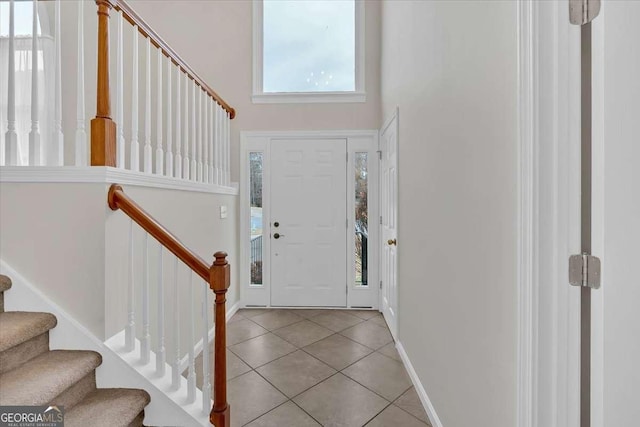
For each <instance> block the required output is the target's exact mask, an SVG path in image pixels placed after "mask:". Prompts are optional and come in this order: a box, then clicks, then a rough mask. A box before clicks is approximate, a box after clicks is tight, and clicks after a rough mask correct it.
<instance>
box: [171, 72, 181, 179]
mask: <svg viewBox="0 0 640 427" xmlns="http://www.w3.org/2000/svg"><path fill="white" fill-rule="evenodd" d="M169 63H171V61H169ZM181 75H182V74H181V73H180V67H176V173H175V175H174V176H175V177H176V178H182V147H181V145H182V144H181V142H182V129H181V121H182V111H180V110H181V109H180V106H181V105H182V93H181V90H180V87H182V79H181V78H180V76H181Z"/></svg>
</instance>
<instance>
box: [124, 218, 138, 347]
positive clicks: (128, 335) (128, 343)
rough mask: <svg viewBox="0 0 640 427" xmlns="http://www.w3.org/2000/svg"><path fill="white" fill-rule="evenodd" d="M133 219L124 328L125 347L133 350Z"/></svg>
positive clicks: (130, 233) (134, 337)
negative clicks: (125, 323)
mask: <svg viewBox="0 0 640 427" xmlns="http://www.w3.org/2000/svg"><path fill="white" fill-rule="evenodd" d="M133 264H134V253H133V220H131V221H130V222H129V283H128V284H127V295H128V297H127V327H126V328H125V330H124V337H125V338H124V341H125V348H126V350H127V351H129V352H131V351H133V350H134V349H135V340H136V311H135V309H136V304H135V296H136V293H135V287H134V280H135V278H134V268H133Z"/></svg>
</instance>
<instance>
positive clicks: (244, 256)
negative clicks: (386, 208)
mask: <svg viewBox="0 0 640 427" xmlns="http://www.w3.org/2000/svg"><path fill="white" fill-rule="evenodd" d="M282 139H296V140H300V141H303V140H305V139H346V140H347V153H348V157H347V159H346V162H345V163H346V167H347V171H348V172H347V178H348V179H347V213H348V229H349V230H353V227H354V223H353V218H352V216H353V213H354V210H355V206H354V199H353V197H350V196H351V195H353V194H354V192H355V187H354V179H352V177H353V174H351V173H350V171H352V170H353V159H354V154H355V153H357V152H366V153H368V159H369V162H368V165H369V168H370V170H369V179H368V207H369V218H370V219H369V228H370V229H369V233H370V234H369V242H371V244H372V245H374V246H373V247H371V246H370V247H369V250H368V253H369V272H368V273H369V285H368V286H367V287H358V286H356V285H355V267H354V268H351V267H352V266H355V255H354V253H355V241H354V239H350V238H348V239H347V245H348V246H347V257H348V261H347V277H346V278H345V280H346V283H347V305H346V308H365V309H366V308H371V309H378V308H379V287H378V286H377V284H378V283H379V280H380V279H379V272H378V264H379V261H378V256H379V249H378V246H377V243H378V241H379V233H380V228H379V223H378V221H377V220H376V219H377V218H379V212H378V192H379V189H378V166H379V162H378V152H377V151H378V131H377V130H346V131H344V130H340V131H281V132H280V131H269V132H267V131H265V132H261V131H243V132H241V133H240V198H239V203H240V225H239V229H240V230H239V231H240V233H239V234H240V251H239V252H240V259H239V260H238V261H236V263H237V265H238V267H239V285H240V301H239V306H240V307H271V299H270V295H271V283H270V276H271V270H270V265H269V263H264V264H263V283H262V285H251V284H250V265H249V264H250V261H249V260H250V245H249V242H250V229H249V224H250V219H251V210H250V206H249V161H248V159H249V153H251V152H262V153H263V162H264V163H263V178H262V180H263V196H262V200H263V235H264V236H270V235H271V234H272V233H273V232H275V231H274V230H273V229H272V228H271V221H272V218H270V216H269V210H270V206H271V205H270V202H271V200H270V197H269V196H270V195H269V188H268V185H269V182H270V178H271V176H270V161H271V159H270V155H269V152H270V141H272V140H282ZM348 235H349V236H350V235H351V232H349V233H348ZM271 243H272V242H271V239H270V238H265V239H264V247H263V253H264V254H268V253H270V252H271V246H270V245H271ZM263 262H264V259H263Z"/></svg>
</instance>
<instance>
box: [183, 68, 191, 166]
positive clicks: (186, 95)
mask: <svg viewBox="0 0 640 427" xmlns="http://www.w3.org/2000/svg"><path fill="white" fill-rule="evenodd" d="M183 127H184V138H182V145H184V158H183V161H182V177H183V178H184V179H189V166H190V165H191V162H190V161H189V76H187V75H186V74H185V75H184V126H183Z"/></svg>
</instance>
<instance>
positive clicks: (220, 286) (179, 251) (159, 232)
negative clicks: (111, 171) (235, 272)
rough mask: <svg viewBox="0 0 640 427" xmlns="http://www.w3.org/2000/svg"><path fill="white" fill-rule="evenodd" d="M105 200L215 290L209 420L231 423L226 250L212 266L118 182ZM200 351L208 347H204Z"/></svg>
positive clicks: (222, 425) (222, 426)
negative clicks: (228, 383)
mask: <svg viewBox="0 0 640 427" xmlns="http://www.w3.org/2000/svg"><path fill="white" fill-rule="evenodd" d="M107 201H108V203H109V207H110V208H111V210H114V211H117V210H118V209H120V210H122V212H124V213H125V214H126V215H127V216H128V217H129V218H131V219H132V220H133V221H135V222H136V223H137V224H138V225H139V226H140V227H142V228H143V229H144V230H145V231H146V232H147V233H149V234H151V235H152V236H153V237H154V238H155V239H156V240H157V241H158V242H160V244H161V245H162V246H164V247H165V248H167V249H168V250H170V251H171V253H173V254H174V255H175V256H177V257H178V258H179V259H180V260H181V261H182V262H184V263H185V264H186V265H187V266H189V268H191V270H193V271H194V272H195V273H196V274H198V275H199V276H200V277H202V278H203V279H204V280H205V281H206V282H207V283H208V284H209V288H210V289H211V290H212V291H213V292H214V293H215V296H216V299H215V308H214V318H215V325H214V326H215V337H214V377H213V408H211V412H210V414H209V421H210V422H211V424H213V425H214V426H215V427H230V425H231V406H230V405H229V403H228V402H227V353H226V348H227V321H226V308H225V304H226V302H227V298H226V294H227V291H228V290H229V285H230V284H231V275H230V272H231V267H230V265H229V263H228V262H227V254H226V253H225V252H216V253H215V254H214V255H213V256H214V258H215V261H214V262H213V264H211V266H209V265H207V263H206V262H205V261H204V260H203V259H202V258H200V257H199V256H198V255H196V254H195V253H193V251H191V250H190V249H189V248H187V247H186V246H185V245H184V244H182V243H181V242H180V241H179V240H178V239H177V238H176V237H175V236H174V235H173V234H171V233H170V232H169V231H168V230H167V229H166V228H164V227H163V226H162V225H161V224H160V223H159V222H158V221H156V220H155V219H154V218H153V217H152V216H151V215H149V214H148V213H147V212H146V211H145V210H144V209H142V208H141V207H140V206H139V205H138V204H137V203H136V202H134V201H133V200H132V199H131V198H130V197H129V196H127V195H126V194H125V192H124V190H123V189H122V187H121V186H120V185H118V184H112V185H111V187H110V188H109V194H108V196H107ZM203 351H207V348H206V347H203Z"/></svg>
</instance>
